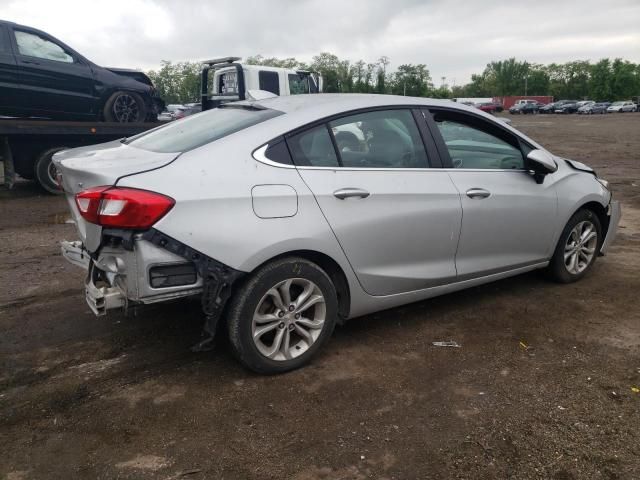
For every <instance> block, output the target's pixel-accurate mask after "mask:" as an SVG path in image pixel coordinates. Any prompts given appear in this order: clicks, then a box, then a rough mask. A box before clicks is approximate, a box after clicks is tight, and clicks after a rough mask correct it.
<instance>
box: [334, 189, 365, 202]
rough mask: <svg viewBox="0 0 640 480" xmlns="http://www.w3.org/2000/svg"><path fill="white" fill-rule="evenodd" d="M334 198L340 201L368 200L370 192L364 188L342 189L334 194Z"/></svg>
mask: <svg viewBox="0 0 640 480" xmlns="http://www.w3.org/2000/svg"><path fill="white" fill-rule="evenodd" d="M333 196H334V197H336V198H339V199H340V200H344V199H345V198H349V197H359V198H367V197H368V196H369V192H367V191H366V190H363V189H362V188H340V189H339V190H336V191H335V192H333Z"/></svg>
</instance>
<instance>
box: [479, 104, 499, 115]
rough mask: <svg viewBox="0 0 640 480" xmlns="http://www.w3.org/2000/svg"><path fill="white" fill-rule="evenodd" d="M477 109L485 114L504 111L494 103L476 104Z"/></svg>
mask: <svg viewBox="0 0 640 480" xmlns="http://www.w3.org/2000/svg"><path fill="white" fill-rule="evenodd" d="M475 107H476V108H479V109H480V110H482V111H483V112H487V113H494V112H501V111H502V105H498V104H496V103H493V102H485V103H476V104H475Z"/></svg>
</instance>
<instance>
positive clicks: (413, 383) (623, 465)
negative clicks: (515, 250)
mask: <svg viewBox="0 0 640 480" xmlns="http://www.w3.org/2000/svg"><path fill="white" fill-rule="evenodd" d="M513 124H514V125H515V126H516V127H518V128H520V129H521V130H523V131H524V132H526V133H527V134H529V135H530V136H532V137H533V138H535V139H536V140H538V141H540V142H541V143H543V144H544V145H546V146H548V147H549V148H550V149H551V150H552V151H554V152H555V153H558V154H561V155H565V156H568V157H570V158H574V159H577V160H581V161H583V162H585V163H587V164H590V165H592V166H593V167H595V168H596V169H597V170H598V172H599V173H600V175H601V176H603V177H604V178H607V179H608V180H610V181H611V183H612V185H613V189H614V192H615V195H616V196H617V197H618V198H619V199H621V200H622V202H623V220H622V227H621V229H620V233H619V236H618V239H617V241H616V243H615V244H614V246H613V247H612V249H611V251H610V254H609V255H608V256H606V257H604V258H600V259H599V260H598V262H597V263H596V266H595V268H594V269H593V271H592V272H591V274H590V275H589V276H588V277H587V278H585V279H584V280H583V281H581V282H579V283H578V284H572V285H558V284H554V283H550V282H548V281H547V280H545V279H544V278H543V277H542V276H541V275H540V274H538V273H535V272H534V273H531V274H526V275H522V276H520V277H516V278H512V279H508V280H504V281H500V282H497V283H493V284H490V285H486V286H482V287H478V288H473V289H470V290H467V291H464V292H460V293H456V294H452V295H447V296H444V297H440V298H437V299H433V300H429V301H425V302H420V303H416V304H412V305H408V306H405V307H402V308H396V309H393V310H389V311H385V312H381V313H378V314H375V315H370V316H367V317H363V318H360V319H355V320H353V321H350V322H349V323H348V324H347V325H346V326H344V327H342V328H339V329H337V330H336V333H335V335H334V337H333V339H332V341H331V342H330V343H329V345H328V348H326V349H325V351H324V352H323V353H322V354H320V355H319V356H318V357H317V358H316V359H315V360H314V362H313V363H312V364H311V365H309V366H308V367H306V368H304V369H301V370H299V371H296V372H293V373H289V374H286V375H281V376H274V377H260V376H256V375H253V374H251V373H249V372H247V371H245V370H244V369H242V368H241V367H240V366H239V365H238V364H237V363H236V362H235V361H234V360H233V359H232V357H231V355H230V352H229V348H228V345H227V342H226V341H225V340H224V339H223V338H219V339H218V342H217V347H216V350H215V351H214V352H210V353H206V354H193V353H191V352H190V351H189V350H188V346H189V345H191V344H192V343H193V342H194V340H196V339H197V336H198V334H199V329H200V322H201V319H200V314H199V308H198V303H197V302H193V301H186V302H181V303H175V304H172V305H169V306H163V307H161V308H158V307H156V308H149V309H147V310H144V311H141V312H138V314H137V315H135V316H129V317H125V316H124V315H122V314H112V315H109V316H108V317H106V318H100V319H98V318H95V317H94V316H93V315H92V314H91V312H90V311H89V309H88V307H87V306H86V305H85V304H84V300H83V292H82V281H83V273H82V271H80V270H79V269H77V268H76V267H73V266H71V265H68V264H67V263H66V262H65V261H64V260H63V259H62V257H61V256H60V253H59V249H58V247H57V241H59V240H61V239H74V238H75V235H74V230H73V225H69V224H66V223H65V220H66V219H67V215H66V206H65V201H64V200H63V199H62V198H52V197H50V196H45V195H43V194H42V193H41V192H40V191H39V190H38V189H37V187H35V186H34V185H32V184H31V183H28V182H19V183H18V184H17V185H16V187H15V189H14V190H13V191H7V190H0V282H1V284H2V289H1V290H0V477H2V478H7V479H11V480H17V479H58V478H60V479H72V478H105V479H106V478H109V479H110V478H122V479H188V480H200V479H205V478H208V479H263V478H264V479H270V478H273V479H284V478H293V479H299V480H303V479H304V480H306V479H354V480H355V479H365V478H379V479H413V478H421V479H427V478H433V479H436V478H437V479H441V478H464V479H476V478H492V479H502V478H504V479H507V478H508V479H529V478H532V479H534V478H535V479H558V480H560V479H600V478H602V479H617V478H619V479H630V478H639V477H640V473H638V472H639V471H640V431H639V427H638V425H640V393H638V390H637V388H636V387H640V354H639V349H638V347H639V346H640V296H639V295H638V292H639V291H640V276H639V275H638V268H639V266H640V164H639V153H640V136H639V135H638V132H640V114H618V115H613V114H612V115H606V116H588V117H587V116H584V117H582V116H576V115H571V116H551V115H549V116H544V115H537V116H522V117H515V118H514V119H513ZM439 340H454V341H456V342H458V343H459V344H460V345H461V348H436V347H433V346H431V342H432V341H439Z"/></svg>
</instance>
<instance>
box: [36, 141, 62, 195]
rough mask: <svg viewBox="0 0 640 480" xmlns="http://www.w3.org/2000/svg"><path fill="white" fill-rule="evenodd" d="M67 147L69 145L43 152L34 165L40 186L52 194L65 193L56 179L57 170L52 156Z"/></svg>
mask: <svg viewBox="0 0 640 480" xmlns="http://www.w3.org/2000/svg"><path fill="white" fill-rule="evenodd" d="M66 149H67V147H55V148H50V149H49V150H45V151H44V152H42V153H41V154H40V156H39V157H38V159H37V160H36V164H35V167H34V171H35V177H36V180H37V182H38V183H39V184H40V186H41V187H42V188H44V189H45V190H46V191H47V193H50V194H52V195H62V193H63V192H62V190H60V187H58V182H57V181H56V171H55V167H54V166H53V161H52V157H53V154H54V153H57V152H59V151H61V150H66Z"/></svg>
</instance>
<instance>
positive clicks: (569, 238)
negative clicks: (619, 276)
mask: <svg viewBox="0 0 640 480" xmlns="http://www.w3.org/2000/svg"><path fill="white" fill-rule="evenodd" d="M600 245H602V227H601V226H600V220H598V216H597V215H596V214H595V213H593V212H592V211H591V210H586V209H585V210H580V211H578V212H576V213H575V214H574V215H573V217H571V219H569V222H567V225H566V226H565V227H564V230H563V231H562V235H560V239H559V240H558V245H557V246H556V250H555V252H554V254H553V257H552V258H551V262H550V263H549V267H548V271H549V273H550V274H551V277H552V278H554V279H555V280H557V281H558V282H561V283H571V282H575V281H577V280H580V279H581V278H582V277H584V276H585V275H586V274H587V272H588V271H589V270H590V269H591V267H592V266H593V264H594V262H595V261H596V257H597V256H598V248H599V247H600Z"/></svg>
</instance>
